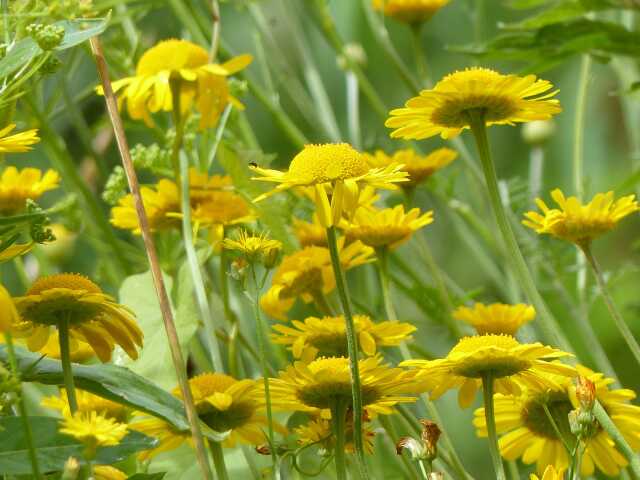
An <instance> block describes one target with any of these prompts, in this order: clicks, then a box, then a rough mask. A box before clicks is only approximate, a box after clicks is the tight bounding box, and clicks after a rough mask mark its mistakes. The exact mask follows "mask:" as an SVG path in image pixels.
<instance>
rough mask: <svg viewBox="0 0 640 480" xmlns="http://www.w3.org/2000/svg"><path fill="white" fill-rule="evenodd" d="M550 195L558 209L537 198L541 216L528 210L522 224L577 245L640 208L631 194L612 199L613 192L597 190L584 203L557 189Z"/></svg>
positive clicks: (604, 231) (613, 225)
mask: <svg viewBox="0 0 640 480" xmlns="http://www.w3.org/2000/svg"><path fill="white" fill-rule="evenodd" d="M551 198H553V199H554V200H555V202H556V203H557V204H558V206H559V207H560V208H549V207H547V204H546V203H544V202H543V201H542V200H541V199H539V198H538V199H537V200H536V203H537V205H538V207H539V208H540V210H542V215H541V214H540V213H538V212H528V213H526V214H525V217H526V220H523V221H522V223H523V224H524V225H526V226H527V227H529V228H532V229H533V230H535V231H536V233H539V234H543V233H547V234H550V235H553V236H554V237H556V238H560V239H562V240H566V241H568V242H572V243H575V244H576V245H579V246H588V245H589V243H591V241H592V240H593V239H595V238H597V237H599V236H600V235H602V234H604V233H607V232H608V231H609V230H612V229H614V228H615V226H616V225H617V224H618V222H619V221H620V220H622V219H623V218H624V217H626V216H627V215H631V214H632V213H635V212H637V211H638V210H640V207H639V206H638V202H637V201H636V199H635V195H627V196H625V197H621V198H619V199H618V200H614V198H613V192H607V193H598V194H597V195H596V196H595V197H593V199H592V200H591V201H590V202H589V203H587V204H586V205H582V204H581V203H580V201H579V200H578V199H577V198H576V197H569V198H566V197H565V196H564V194H563V193H562V191H561V190H560V189H558V188H556V189H555V190H554V191H552V192H551Z"/></svg>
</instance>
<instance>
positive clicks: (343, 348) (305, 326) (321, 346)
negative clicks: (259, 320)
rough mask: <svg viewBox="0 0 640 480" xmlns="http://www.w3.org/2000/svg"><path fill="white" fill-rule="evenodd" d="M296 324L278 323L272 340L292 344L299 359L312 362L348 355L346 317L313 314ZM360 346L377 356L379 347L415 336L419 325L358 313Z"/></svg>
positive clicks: (356, 320)
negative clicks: (372, 318)
mask: <svg viewBox="0 0 640 480" xmlns="http://www.w3.org/2000/svg"><path fill="white" fill-rule="evenodd" d="M291 323H292V325H293V327H288V326H286V325H274V326H273V329H274V330H275V331H276V332H278V333H277V334H272V335H271V339H272V340H273V342H274V343H276V344H279V345H290V346H291V347H290V349H291V352H292V353H293V356H294V357H295V358H301V359H302V360H303V361H311V360H313V359H314V358H316V357H317V356H318V355H320V356H338V357H339V356H347V333H346V326H345V322H344V317H342V316H340V317H323V318H316V317H309V318H307V319H305V321H304V322H300V321H298V320H293V321H292V322H291ZM353 323H354V326H355V330H356V335H358V339H359V341H358V345H359V347H360V348H361V349H362V352H363V353H364V354H366V355H369V356H371V355H375V354H376V351H377V349H378V347H389V346H397V345H400V344H401V343H402V342H404V341H406V340H408V339H409V338H411V337H410V336H411V333H413V332H415V331H416V327H414V326H413V325H411V324H409V323H402V322H398V321H396V320H390V321H385V322H378V323H374V322H373V321H372V320H371V318H369V317H367V316H366V315H354V317H353Z"/></svg>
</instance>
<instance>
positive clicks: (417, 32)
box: [411, 23, 431, 85]
mask: <svg viewBox="0 0 640 480" xmlns="http://www.w3.org/2000/svg"><path fill="white" fill-rule="evenodd" d="M421 37H422V23H418V24H415V25H411V38H412V40H413V51H414V53H415V55H416V69H417V71H418V78H419V79H420V83H421V84H422V85H431V80H430V79H429V70H428V69H427V57H426V55H425V52H424V48H423V47H422V38H421Z"/></svg>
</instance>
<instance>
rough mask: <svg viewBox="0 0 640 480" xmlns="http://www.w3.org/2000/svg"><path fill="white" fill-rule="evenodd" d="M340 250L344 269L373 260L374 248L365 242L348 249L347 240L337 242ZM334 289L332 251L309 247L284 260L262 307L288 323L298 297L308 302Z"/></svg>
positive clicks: (355, 243)
mask: <svg viewBox="0 0 640 480" xmlns="http://www.w3.org/2000/svg"><path fill="white" fill-rule="evenodd" d="M338 251H339V254H340V260H341V263H342V268H343V269H344V270H348V269H350V268H354V267H357V266H359V265H362V264H365V263H368V262H370V261H372V260H373V258H372V255H373V249H372V248H371V247H367V246H366V245H364V244H362V242H354V243H351V244H350V245H348V246H346V247H345V246H344V237H343V238H340V239H338ZM335 286H336V280H335V276H334V275H333V268H332V266H331V256H330V254H329V249H327V248H324V247H306V248H303V249H302V250H299V251H297V252H294V253H292V254H291V255H286V256H285V257H284V258H283V260H282V263H281V264H280V266H279V267H278V268H277V269H276V271H275V273H274V275H273V277H272V279H271V288H269V290H267V292H266V293H265V294H264V295H263V296H262V298H261V299H260V306H261V307H262V309H263V310H264V311H265V312H266V313H267V314H268V315H270V316H271V317H273V318H275V319H278V320H286V318H287V312H288V311H289V310H290V309H291V307H292V306H293V304H294V303H295V301H296V298H298V297H300V298H301V299H302V300H303V301H304V302H305V303H309V302H311V301H312V300H313V299H314V297H317V296H318V295H325V294H327V293H329V292H331V291H332V290H333V289H334V288H335Z"/></svg>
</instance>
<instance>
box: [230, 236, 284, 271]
mask: <svg viewBox="0 0 640 480" xmlns="http://www.w3.org/2000/svg"><path fill="white" fill-rule="evenodd" d="M222 246H223V248H225V249H226V250H232V251H236V252H239V253H240V254H241V255H243V256H244V257H246V258H247V260H248V261H250V262H255V261H266V262H265V263H266V264H270V263H272V262H271V260H272V259H273V258H274V257H275V256H276V255H277V254H278V252H280V250H282V242H280V241H279V240H273V239H271V238H269V237H267V236H266V235H265V234H259V235H253V234H251V233H249V232H247V231H246V230H240V232H239V233H238V235H237V238H236V239H233V238H225V239H224V240H223V241H222Z"/></svg>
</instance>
